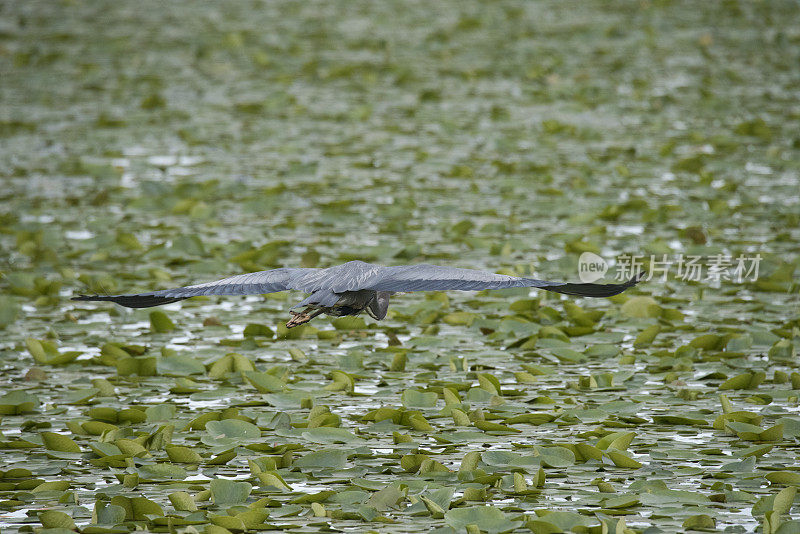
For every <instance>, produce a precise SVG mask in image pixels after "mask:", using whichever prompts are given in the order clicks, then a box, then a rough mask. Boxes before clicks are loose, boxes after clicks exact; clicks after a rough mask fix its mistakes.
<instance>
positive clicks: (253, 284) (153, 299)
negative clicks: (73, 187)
mask: <svg viewBox="0 0 800 534" xmlns="http://www.w3.org/2000/svg"><path fill="white" fill-rule="evenodd" d="M319 270H320V269H288V268H281V269H273V270H271V271H259V272H256V273H248V274H240V275H237V276H231V277H229V278H224V279H222V280H217V281H216V282H208V283H205V284H196V285H193V286H185V287H178V288H175V289H164V290H161V291H150V292H147V293H137V294H135V295H81V296H79V297H73V298H72V300H91V301H110V302H115V303H117V304H119V305H121V306H125V307H128V308H149V307H151V306H160V305H162V304H169V303H170V302H177V301H179V300H183V299H188V298H190V297H197V296H200V295H260V294H263V293H277V292H278V291H285V290H287V289H301V288H300V287H298V284H299V283H300V280H302V279H303V277H306V276H308V275H310V274H312V273H314V272H316V271H319Z"/></svg>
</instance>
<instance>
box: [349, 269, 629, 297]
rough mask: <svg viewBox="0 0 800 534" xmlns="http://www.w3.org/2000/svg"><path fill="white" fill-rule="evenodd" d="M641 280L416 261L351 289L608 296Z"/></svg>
mask: <svg viewBox="0 0 800 534" xmlns="http://www.w3.org/2000/svg"><path fill="white" fill-rule="evenodd" d="M640 280H641V277H640V276H635V277H633V278H631V279H630V280H628V281H627V282H624V283H622V284H573V283H564V282H549V281H547V280H536V279H535V278H517V277H514V276H507V275H503V274H494V273H488V272H485V271H477V270H474V269H459V268H456V267H440V266H438V265H430V264H425V263H422V264H418V265H403V266H397V267H383V268H380V269H377V270H376V271H375V272H374V273H373V274H372V275H371V276H369V277H367V278H366V279H365V280H363V282H362V283H361V284H360V285H359V287H356V288H354V289H372V290H375V291H394V292H406V291H441V290H449V289H455V290H461V291H479V290H483V289H505V288H510V287H535V288H539V289H544V290H547V291H554V292H556V293H564V294H566V295H577V296H582V297H611V296H613V295H617V294H619V293H622V292H623V291H625V290H626V289H628V288H629V287H632V286H634V285H636V284H637V283H638V282H639V281H640Z"/></svg>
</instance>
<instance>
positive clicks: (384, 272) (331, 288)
mask: <svg viewBox="0 0 800 534" xmlns="http://www.w3.org/2000/svg"><path fill="white" fill-rule="evenodd" d="M640 280H641V277H640V276H639V275H638V274H637V275H636V276H634V277H633V278H631V279H630V280H628V281H627V282H623V283H621V284H595V283H567V282H549V281H547V280H537V279H535V278H525V277H516V276H508V275H504V274H494V273H490V272H487V271H480V270H476V269H462V268H458V267H442V266H439V265H430V264H427V263H420V264H415V265H397V266H389V267H387V266H381V265H374V264H372V263H366V262H363V261H349V262H347V263H344V264H342V265H336V266H333V267H328V268H325V269H322V268H286V267H284V268H279V269H272V270H268V271H258V272H254V273H247V274H240V275H236V276H231V277H229V278H224V279H222V280H217V281H215V282H207V283H204V284H196V285H191V286H184V287H178V288H174V289H163V290H160V291H149V292H147V293H136V294H130V295H80V296H77V297H72V300H88V301H110V302H114V303H116V304H119V305H121V306H125V307H127V308H150V307H152V306H161V305H162V304H169V303H171V302H177V301H179V300H184V299H188V298H191V297H197V296H200V295H260V294H266V293H277V292H280V291H286V290H290V289H294V290H298V291H302V292H304V293H310V295H309V296H308V297H306V298H305V299H304V300H303V301H301V302H299V303H298V304H295V305H294V306H292V308H291V309H290V311H289V313H291V315H292V318H291V319H290V320H289V322H287V323H286V327H287V328H294V327H296V326H299V325H302V324H305V323H307V322H309V321H311V320H312V319H313V318H315V317H317V316H318V315H320V314H322V313H324V314H327V315H333V316H337V317H343V316H346V315H359V314H361V313H363V312H364V311H366V312H367V314H368V315H369V316H370V317H372V318H373V319H375V320H377V321H380V320H382V319H384V318H385V317H386V312H387V311H388V310H389V299H390V297H391V296H392V295H394V294H395V293H406V292H413V291H444V290H459V291H480V290H484V289H508V288H512V287H534V288H537V289H544V290H545V291H553V292H555V293H563V294H565V295H575V296H580V297H611V296H613V295H617V294H619V293H622V292H623V291H625V290H626V289H628V288H630V287H633V286H634V285H636V284H637V283H638V282H639V281H640ZM297 308H304V309H303V310H302V311H295V310H296V309H297Z"/></svg>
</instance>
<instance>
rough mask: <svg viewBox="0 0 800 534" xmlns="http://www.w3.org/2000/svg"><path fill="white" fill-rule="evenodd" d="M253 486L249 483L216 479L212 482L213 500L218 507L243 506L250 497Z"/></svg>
mask: <svg viewBox="0 0 800 534" xmlns="http://www.w3.org/2000/svg"><path fill="white" fill-rule="evenodd" d="M252 490H253V486H252V485H251V484H250V483H249V482H242V481H236V480H227V479H224V478H215V479H214V480H212V481H211V499H212V500H213V501H214V504H216V505H217V506H230V505H233V504H241V503H243V502H245V501H246V500H247V497H249V496H250V492H251V491H252Z"/></svg>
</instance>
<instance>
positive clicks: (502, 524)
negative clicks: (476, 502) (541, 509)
mask: <svg viewBox="0 0 800 534" xmlns="http://www.w3.org/2000/svg"><path fill="white" fill-rule="evenodd" d="M444 522H445V523H447V524H448V525H450V526H451V527H453V528H454V529H456V530H457V531H462V530H463V529H465V528H467V527H468V526H469V525H476V526H477V527H478V528H479V529H480V530H481V531H485V532H488V533H489V534H494V533H499V532H507V531H509V530H513V529H515V528H517V527H519V526H520V525H522V521H511V520H509V519H508V518H507V517H506V515H505V514H504V513H503V512H501V511H500V510H499V509H497V508H495V507H493V506H473V507H469V508H454V509H452V510H450V511H448V512H447V513H446V514H444Z"/></svg>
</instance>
